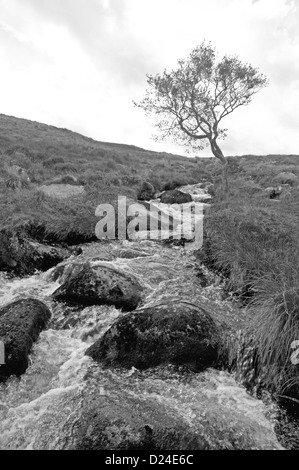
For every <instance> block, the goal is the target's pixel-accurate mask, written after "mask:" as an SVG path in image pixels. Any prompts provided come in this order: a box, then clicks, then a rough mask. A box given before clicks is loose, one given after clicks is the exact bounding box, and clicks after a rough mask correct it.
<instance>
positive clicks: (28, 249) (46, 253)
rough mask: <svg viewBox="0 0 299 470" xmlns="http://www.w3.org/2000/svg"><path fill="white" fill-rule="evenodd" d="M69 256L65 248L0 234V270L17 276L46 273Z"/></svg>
mask: <svg viewBox="0 0 299 470" xmlns="http://www.w3.org/2000/svg"><path fill="white" fill-rule="evenodd" d="M68 256H70V251H69V250H68V249H66V248H61V247H58V246H57V247H55V246H50V245H44V244H41V243H38V242H36V241H34V240H31V239H29V238H23V237H21V236H20V235H17V234H9V233H7V232H5V231H1V232H0V270H1V271H7V272H12V273H14V274H16V275H18V276H21V275H26V274H33V273H34V272H35V271H36V270H40V271H47V270H48V269H50V268H52V267H53V266H56V264H58V263H60V262H61V261H63V260H64V259H65V258H67V257H68Z"/></svg>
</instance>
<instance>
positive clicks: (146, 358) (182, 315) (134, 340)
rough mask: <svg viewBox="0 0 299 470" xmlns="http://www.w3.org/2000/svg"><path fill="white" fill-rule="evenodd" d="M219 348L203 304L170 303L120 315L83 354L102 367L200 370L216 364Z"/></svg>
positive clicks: (216, 333) (217, 336)
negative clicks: (161, 365)
mask: <svg viewBox="0 0 299 470" xmlns="http://www.w3.org/2000/svg"><path fill="white" fill-rule="evenodd" d="M218 349H219V332H218V329H217V327H216V324H215V322H214V320H213V319H212V317H211V315H210V314H209V313H208V312H207V311H206V310H205V309H204V308H203V307H200V306H195V305H193V304H189V303H187V302H186V303H185V302H170V303H167V304H164V305H158V306H155V307H149V308H144V309H140V310H136V311H135V312H132V313H129V314H127V315H125V316H124V317H122V318H120V319H119V320H117V321H116V323H114V325H112V327H111V328H110V329H109V330H108V331H107V332H106V334H105V335H104V336H103V338H101V339H99V340H98V341H97V342H96V343H94V344H93V345H92V346H91V347H90V348H89V349H88V350H87V351H86V354H87V355H88V356H91V357H92V358H93V359H94V360H96V361H98V362H102V363H103V364H104V365H105V366H116V367H117V366H122V367H125V368H130V367H136V368H138V369H146V368H149V367H155V366H158V365H159V364H177V365H186V366H188V367H189V368H190V369H192V370H195V371H199V370H203V369H205V368H207V367H210V366H213V365H216V363H217V359H218Z"/></svg>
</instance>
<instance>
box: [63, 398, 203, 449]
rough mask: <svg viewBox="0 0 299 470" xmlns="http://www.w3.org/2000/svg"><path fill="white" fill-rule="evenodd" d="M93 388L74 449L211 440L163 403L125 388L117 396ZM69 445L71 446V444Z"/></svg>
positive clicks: (199, 445) (194, 444) (179, 445)
mask: <svg viewBox="0 0 299 470" xmlns="http://www.w3.org/2000/svg"><path fill="white" fill-rule="evenodd" d="M113 395H115V393H114V394H113ZM113 395H112V394H111V395H106V394H105V393H104V394H101V392H100V390H92V393H91V394H90V397H89V398H88V399H86V398H85V400H84V402H83V405H82V408H83V409H82V411H81V416H80V418H79V419H78V422H77V423H76V426H75V428H74V432H73V433H72V436H73V440H72V441H73V442H72V445H71V446H70V449H69V450H71V449H73V450H109V451H111V450H151V451H153V450H175V451H178V450H187V449H189V450H191V449H192V450H203V449H208V448H209V444H208V440H207V439H206V438H205V436H203V435H198V433H196V432H195V430H193V429H192V428H191V426H190V425H188V423H187V420H186V421H184V422H182V419H180V418H179V417H178V416H172V414H171V413H169V410H168V409H167V407H165V406H164V405H163V403H153V402H152V401H150V400H149V401H147V402H145V401H144V399H143V398H142V397H138V396H136V395H134V396H133V395H132V394H129V393H127V392H126V391H122V393H121V395H120V396H117V398H115V397H114V396H113ZM67 449H68V448H67Z"/></svg>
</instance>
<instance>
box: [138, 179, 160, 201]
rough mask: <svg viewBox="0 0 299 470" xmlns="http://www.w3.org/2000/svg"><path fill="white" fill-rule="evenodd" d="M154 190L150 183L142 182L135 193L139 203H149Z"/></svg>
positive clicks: (153, 195)
mask: <svg viewBox="0 0 299 470" xmlns="http://www.w3.org/2000/svg"><path fill="white" fill-rule="evenodd" d="M155 193H156V190H155V188H154V186H153V185H152V184H151V183H148V182H147V181H144V182H143V183H142V185H141V187H140V188H139V189H138V192H137V199H139V200H140V201H149V200H151V199H153V198H154V197H155Z"/></svg>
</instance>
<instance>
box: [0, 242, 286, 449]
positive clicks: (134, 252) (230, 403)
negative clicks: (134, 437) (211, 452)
mask: <svg viewBox="0 0 299 470" xmlns="http://www.w3.org/2000/svg"><path fill="white" fill-rule="evenodd" d="M86 260H90V261H91V262H92V263H94V264H96V263H98V262H99V261H100V262H103V260H104V262H106V263H108V264H111V265H113V266H115V267H118V268H121V269H122V270H124V271H127V272H129V273H131V274H134V275H135V276H137V278H138V279H139V281H140V282H141V284H142V285H143V287H144V297H143V301H142V304H143V305H146V306H150V305H155V304H158V303H159V302H160V303H161V302H162V301H165V299H171V300H175V299H177V300H179V299H182V298H185V299H186V298H187V299H188V300H189V301H191V302H201V304H206V305H209V306H210V307H212V308H213V310H214V311H215V312H216V317H215V320H216V321H219V322H221V321H223V319H225V321H226V323H228V324H231V325H234V326H236V325H237V326H238V325H240V326H241V325H242V323H243V321H244V318H243V314H242V312H241V311H240V310H239V309H238V308H237V307H236V306H235V305H234V304H233V303H232V302H230V301H224V300H222V297H221V285H220V282H219V281H218V280H217V278H215V279H214V282H213V284H211V285H210V286H209V287H206V288H202V287H201V284H200V280H199V277H198V275H197V274H198V273H197V270H196V269H197V268H196V265H195V263H194V260H195V258H194V255H193V253H192V252H189V251H185V250H184V249H183V248H181V247H175V246H170V245H166V244H162V243H159V242H152V241H145V240H144V241H134V242H128V241H124V242H117V241H113V242H110V243H94V244H87V245H86V246H85V247H84V252H83V254H82V255H80V256H79V257H77V258H76V262H80V261H82V262H84V261H86ZM71 262H72V259H71V260H68V261H67V262H65V264H68V263H71ZM54 270H55V268H53V269H51V270H50V271H48V272H46V273H42V274H41V273H37V274H36V275H34V276H31V277H28V278H23V279H13V280H12V279H10V278H8V277H6V276H5V275H1V277H0V306H1V305H4V304H6V303H8V302H10V301H12V300H16V299H22V298H24V297H34V298H37V299H40V300H42V301H44V302H45V303H46V304H47V305H48V306H49V308H50V309H51V311H52V318H51V321H50V324H49V326H48V329H47V330H45V331H43V332H42V333H41V335H40V337H39V339H38V341H37V342H36V344H35V345H34V348H33V351H32V354H31V358H30V359H31V361H30V366H29V368H28V369H27V371H26V373H25V374H24V375H23V376H22V378H21V379H20V380H19V379H16V378H10V379H9V380H8V381H7V382H6V383H5V384H0V449H69V448H74V447H76V437H75V434H74V430H75V429H76V423H78V421H79V420H80V416H81V413H82V411H83V410H84V401H85V399H86V397H87V396H88V395H90V394H93V392H95V391H96V392H97V393H100V395H103V396H104V397H107V399H109V400H110V401H111V402H113V403H114V402H118V403H119V402H121V401H124V400H125V401H127V402H129V401H130V400H139V403H141V404H142V403H143V404H144V405H145V404H146V406H150V407H151V408H152V409H159V407H163V410H165V412H166V413H167V415H169V416H173V417H175V418H176V419H178V420H180V422H181V423H185V424H186V426H188V427H189V429H190V428H191V429H192V430H193V431H194V433H195V434H196V435H200V436H202V437H203V438H204V440H205V443H206V446H207V448H211V449H222V448H223V449H230V448H247V449H248V448H249V449H281V448H282V447H281V446H280V444H279V443H278V441H277V438H276V436H275V432H274V425H275V419H276V410H275V407H274V406H272V405H271V404H268V405H265V404H264V403H263V402H262V401H260V400H257V399H255V398H253V397H251V396H250V395H249V394H248V393H247V392H246V391H245V389H244V388H243V387H242V386H240V385H239V384H238V383H237V382H236V381H235V379H234V377H233V375H231V374H229V373H228V372H224V371H217V370H214V369H209V370H206V371H205V372H202V373H198V374H195V373H191V372H186V373H183V372H182V371H179V370H177V369H175V368H174V367H171V366H168V367H165V366H164V367H162V366H161V367H157V368H156V369H152V370H148V371H138V370H136V369H134V368H132V370H129V371H127V370H107V369H102V368H101V366H100V365H99V364H97V363H94V362H93V360H92V359H91V358H89V357H87V356H85V354H84V353H85V351H86V349H87V348H88V347H89V345H91V344H92V343H93V342H94V341H95V340H97V339H98V338H100V337H101V336H102V335H103V334H104V333H105V331H107V329H108V328H109V327H110V325H111V324H112V323H113V322H114V321H115V320H116V319H117V318H118V317H120V316H121V315H124V313H122V312H121V311H120V310H117V309H116V308H114V307H113V306H105V305H103V306H89V307H86V308H82V307H81V308H79V307H70V306H67V305H65V304H63V303H57V302H54V301H53V300H52V299H51V294H52V293H53V292H54V291H55V290H56V289H57V287H58V286H59V285H60V283H61V282H62V281H63V275H62V276H61V277H60V278H58V280H57V281H55V282H54V281H53V277H54V276H53V272H54Z"/></svg>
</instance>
